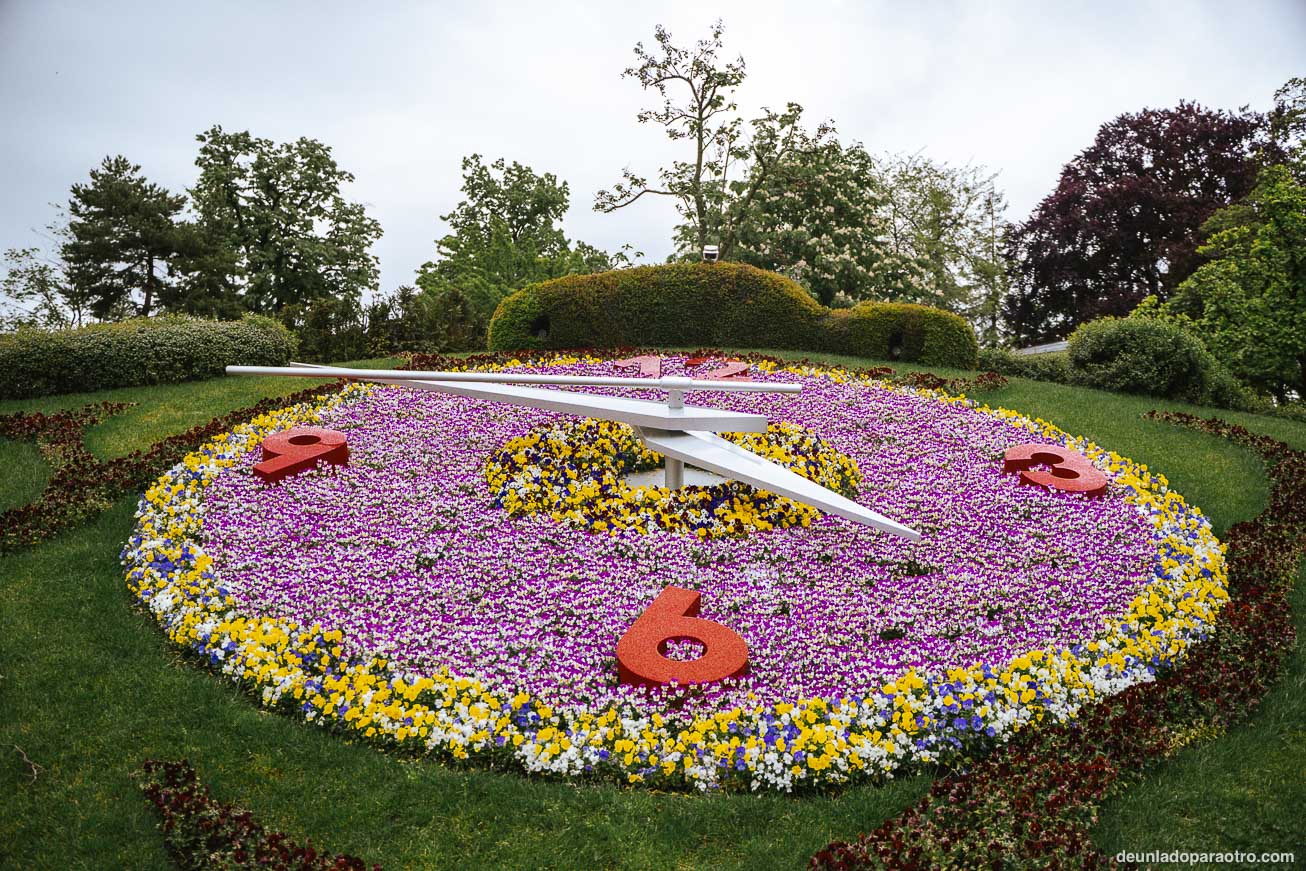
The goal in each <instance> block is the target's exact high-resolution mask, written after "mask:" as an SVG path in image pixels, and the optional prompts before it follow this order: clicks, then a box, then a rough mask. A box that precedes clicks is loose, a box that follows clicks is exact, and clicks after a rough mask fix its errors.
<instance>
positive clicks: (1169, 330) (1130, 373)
mask: <svg viewBox="0 0 1306 871" xmlns="http://www.w3.org/2000/svg"><path fill="white" fill-rule="evenodd" d="M1069 356H1070V378H1071V383H1073V384H1078V385H1081V386H1084V387H1096V388H1099V389H1101V390H1114V391H1118V392H1121V393H1141V394H1145V395H1148V396H1159V397H1162V398H1165V399H1179V400H1183V401H1185V402H1191V403H1194V404H1196V405H1214V406H1217V407H1221V408H1248V407H1250V406H1251V404H1252V402H1253V400H1252V397H1251V395H1250V394H1249V393H1248V392H1247V391H1246V390H1245V389H1244V388H1243V387H1242V386H1241V385H1239V384H1238V381H1237V380H1236V379H1235V378H1234V377H1233V375H1232V374H1231V373H1230V372H1229V370H1228V369H1226V368H1225V367H1224V366H1223V365H1222V364H1221V363H1220V362H1219V361H1218V360H1216V359H1215V357H1213V356H1212V355H1211V353H1210V352H1209V351H1207V350H1206V347H1205V346H1204V345H1203V344H1202V343H1201V341H1200V340H1199V339H1198V338H1197V337H1195V336H1193V335H1191V334H1189V333H1188V332H1186V331H1185V330H1184V329H1183V328H1182V327H1179V326H1177V325H1175V324H1172V323H1169V322H1167V321H1162V320H1156V319H1153V318H1133V317H1131V318H1111V317H1108V318H1100V319H1098V320H1095V321H1090V322H1089V323H1086V324H1083V325H1081V326H1079V327H1078V328H1076V330H1075V331H1074V332H1073V333H1071V335H1070V349H1069Z"/></svg>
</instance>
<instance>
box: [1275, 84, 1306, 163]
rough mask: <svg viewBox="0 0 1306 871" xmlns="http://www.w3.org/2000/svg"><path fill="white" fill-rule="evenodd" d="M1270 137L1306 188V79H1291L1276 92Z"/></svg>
mask: <svg viewBox="0 0 1306 871" xmlns="http://www.w3.org/2000/svg"><path fill="white" fill-rule="evenodd" d="M1269 122H1270V136H1271V137H1272V138H1273V139H1274V144H1275V146H1276V147H1277V148H1278V149H1279V150H1281V151H1282V152H1283V155H1284V163H1285V164H1286V165H1287V166H1288V168H1289V169H1290V170H1292V172H1293V173H1295V174H1296V176H1297V180H1298V181H1300V182H1302V183H1304V184H1306V77H1303V76H1297V77H1296V78H1291V79H1288V81H1286V82H1284V83H1283V86H1282V87H1280V88H1279V89H1278V90H1277V91H1275V92H1274V108H1273V109H1271V110H1270V114H1269Z"/></svg>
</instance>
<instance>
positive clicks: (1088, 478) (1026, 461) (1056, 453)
mask: <svg viewBox="0 0 1306 871" xmlns="http://www.w3.org/2000/svg"><path fill="white" fill-rule="evenodd" d="M1033 466H1048V467H1049V468H1048V469H1047V470H1043V469H1034V468H1032V467H1033ZM1002 471H1004V472H1019V473H1020V483H1022V484H1030V485H1033V486H1039V487H1051V488H1053V489H1054V490H1064V491H1066V492H1067V493H1085V494H1087V495H1089V496H1103V495H1105V494H1106V483H1107V481H1106V475H1103V474H1102V473H1101V472H1100V471H1098V469H1097V467H1096V466H1094V465H1093V463H1092V462H1090V461H1089V459H1088V457H1086V456H1084V455H1083V454H1079V453H1075V452H1074V451H1072V450H1069V449H1068V448H1063V447H1061V446H1060V445H1040V444H1025V445H1016V446H1015V447H1014V448H1008V449H1007V453H1006V454H1005V455H1004V456H1003V458H1002Z"/></svg>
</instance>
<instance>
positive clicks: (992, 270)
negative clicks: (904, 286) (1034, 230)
mask: <svg viewBox="0 0 1306 871" xmlns="http://www.w3.org/2000/svg"><path fill="white" fill-rule="evenodd" d="M879 169H880V173H881V180H880V187H881V189H882V190H883V191H884V194H885V198H886V200H887V203H886V206H885V209H886V213H887V232H888V242H889V250H890V251H891V252H892V253H893V255H895V256H896V258H898V259H899V260H904V261H912V262H914V263H915V264H917V265H918V267H919V269H920V270H921V278H920V280H919V282H918V287H919V294H918V298H916V299H911V300H909V301H911V302H922V303H927V304H929V305H933V306H937V307H939V308H944V309H948V310H949V311H955V312H957V313H958V314H960V315H963V316H965V317H967V318H969V319H970V320H971V321H972V323H974V325H975V327H976V329H977V330H979V331H980V333H981V334H982V337H983V339H984V341H985V342H986V344H992V343H994V342H996V341H998V339H999V338H1000V335H1001V328H1000V322H1001V305H1002V298H1003V296H1004V294H1005V293H1006V290H1007V281H1006V277H1005V275H1006V270H1007V262H1006V259H1005V257H1004V256H1003V252H1002V250H1001V245H1002V242H1003V239H1004V237H1005V234H1006V231H1007V222H1006V218H1005V212H1006V199H1005V197H1004V196H1003V195H1002V192H1001V191H1000V190H999V189H998V187H997V184H996V179H997V176H996V174H994V173H990V172H989V171H987V170H986V169H984V168H983V167H979V166H950V165H949V164H946V163H941V162H938V161H933V160H930V159H928V158H926V157H923V156H922V155H920V154H912V155H905V156H898V157H891V158H888V159H886V160H884V161H883V162H882V163H881V164H880V167H879Z"/></svg>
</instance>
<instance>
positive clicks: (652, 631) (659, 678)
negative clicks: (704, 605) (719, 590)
mask: <svg viewBox="0 0 1306 871" xmlns="http://www.w3.org/2000/svg"><path fill="white" fill-rule="evenodd" d="M699 602H700V596H699V594H698V593H697V592H696V591H694V590H686V589H682V588H681V587H667V588H666V589H665V590H663V591H662V592H661V593H659V594H658V597H657V598H656V599H654V600H653V604H652V605H649V606H648V610H646V611H645V612H644V613H643V614H640V615H639V618H638V619H636V620H635V622H634V623H633V624H632V625H631V627H630V628H629V629H627V630H626V634H625V635H623V636H621V640H620V641H618V642H617V676H618V678H619V679H620V681H621V682H622V683H623V684H627V685H628V686H645V687H657V686H664V685H666V684H669V683H671V682H672V681H675V682H676V683H677V684H680V685H682V686H683V685H685V684H696V683H713V682H715V681H719V680H724V679H725V678H728V677H739V676H740V675H744V674H747V673H748V642H746V641H744V639H743V638H741V637H740V635H739V633H738V632H735V631H734V630H733V629H730V628H728V627H725V626H722V625H721V624H720V623H715V622H713V621H711V620H704V619H703V618H702V617H699V616H697V615H698V606H699ZM681 638H688V639H690V640H692V641H697V642H699V643H700V644H702V645H703V646H704V647H706V648H707V650H706V652H704V654H703V655H702V656H700V657H699V658H698V659H692V660H688V661H677V660H674V659H668V658H667V656H666V650H667V643H668V642H670V641H675V640H677V639H681Z"/></svg>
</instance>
